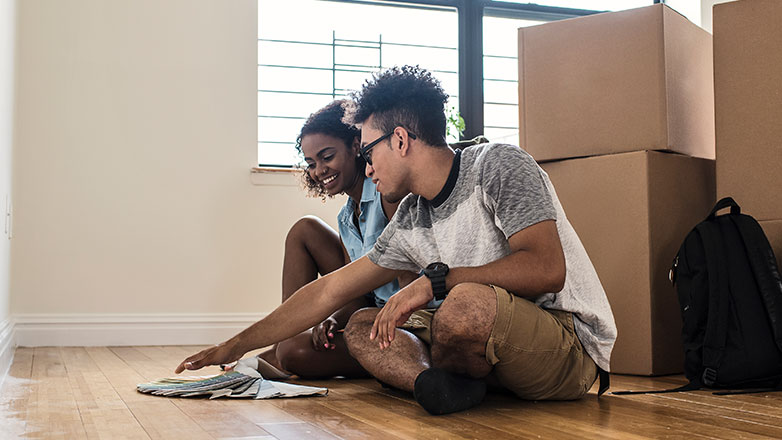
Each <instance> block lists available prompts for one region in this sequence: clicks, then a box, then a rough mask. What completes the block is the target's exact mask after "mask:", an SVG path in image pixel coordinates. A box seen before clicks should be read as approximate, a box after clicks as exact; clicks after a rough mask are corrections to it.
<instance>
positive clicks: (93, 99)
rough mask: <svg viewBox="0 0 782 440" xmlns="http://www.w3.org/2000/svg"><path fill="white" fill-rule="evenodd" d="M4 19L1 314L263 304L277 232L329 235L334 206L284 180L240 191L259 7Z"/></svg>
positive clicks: (59, 8) (47, 5) (237, 309)
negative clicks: (6, 236)
mask: <svg viewBox="0 0 782 440" xmlns="http://www.w3.org/2000/svg"><path fill="white" fill-rule="evenodd" d="M18 9H19V21H18V31H19V34H18V35H19V36H18V38H19V41H18V43H19V47H18V80H17V95H18V96H17V102H18V107H17V110H16V145H15V153H14V154H15V156H16V157H15V168H14V176H15V177H14V201H15V206H14V210H15V212H14V216H15V220H14V238H13V243H14V246H13V248H12V254H11V258H12V261H13V273H12V277H11V291H12V298H11V310H12V312H13V313H14V315H15V316H18V317H20V319H22V320H23V321H24V320H25V319H27V320H28V321H30V320H32V321H35V319H38V318H40V317H47V316H50V315H51V316H54V317H57V316H66V315H78V316H81V317H87V318H89V317H90V316H93V315H94V316H106V315H107V314H108V315H110V314H131V315H134V314H135V315H140V314H143V315H150V314H169V315H170V314H177V313H185V314H232V313H244V314H248V313H251V314H255V315H258V316H260V315H261V314H264V313H267V312H269V311H271V310H272V309H273V308H274V307H276V305H278V304H279V302H280V271H281V268H282V249H283V243H284V239H285V234H286V232H287V229H288V227H289V226H290V225H291V224H292V223H293V222H294V221H295V220H296V219H297V218H299V217H300V216H302V215H305V214H315V215H319V216H320V217H322V218H324V219H326V220H327V221H329V222H330V223H331V224H332V225H335V217H336V213H337V211H338V209H339V205H340V203H342V200H338V201H331V202H329V203H327V204H325V205H324V204H322V203H321V202H320V200H317V199H308V198H306V197H305V196H304V193H303V192H302V191H301V190H300V189H299V187H298V186H297V184H296V183H295V182H294V180H293V178H292V177H290V176H287V175H286V176H276V175H272V176H260V177H258V180H259V181H260V182H261V183H262V184H261V185H257V184H253V183H251V177H250V168H251V167H252V166H253V165H254V164H255V163H256V140H257V137H256V131H257V105H256V92H255V90H256V89H257V86H256V77H257V27H256V26H257V24H256V21H257V4H256V0H231V1H220V0H166V1H159V0H132V1H131V0H68V1H60V0H25V1H23V2H19V4H18ZM0 28H3V29H4V27H2V26H1V25H0ZM0 78H1V79H2V82H3V84H2V85H3V86H4V85H5V83H6V82H7V78H6V76H0ZM313 110H314V109H313ZM0 134H2V136H3V137H1V138H0V146H5V145H6V143H7V141H6V140H5V137H6V130H5V129H3V130H2V131H0ZM4 148H5V147H4ZM3 163H5V162H3ZM5 168H6V167H5V166H4V169H5ZM5 174H6V171H3V176H5ZM4 246H6V245H4ZM2 292H3V291H0V294H2ZM0 310H1V309H0ZM36 317H38V318H36ZM32 321H30V322H32Z"/></svg>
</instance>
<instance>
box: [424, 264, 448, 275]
mask: <svg viewBox="0 0 782 440" xmlns="http://www.w3.org/2000/svg"><path fill="white" fill-rule="evenodd" d="M426 273H427V276H429V277H432V276H443V275H445V274H447V273H448V265H447V264H445V263H440V262H436V263H432V264H430V265H428V266H426Z"/></svg>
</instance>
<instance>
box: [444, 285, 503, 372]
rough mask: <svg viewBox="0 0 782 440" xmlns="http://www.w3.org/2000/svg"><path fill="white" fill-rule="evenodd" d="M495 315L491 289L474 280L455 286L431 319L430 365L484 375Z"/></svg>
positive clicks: (487, 370) (495, 302)
mask: <svg viewBox="0 0 782 440" xmlns="http://www.w3.org/2000/svg"><path fill="white" fill-rule="evenodd" d="M496 318H497V294H496V293H495V292H494V289H493V288H491V287H489V286H486V285H483V284H475V283H463V284H459V285H457V286H454V288H453V289H451V291H450V292H449V293H448V296H447V297H446V298H445V301H443V303H442V305H440V307H439V308H438V309H437V313H435V314H434V318H433V319H432V350H431V351H432V365H434V366H435V367H438V368H442V369H444V370H448V371H450V372H452V373H456V374H461V375H466V376H470V377H474V378H482V377H486V376H487V375H488V374H489V373H490V372H491V369H492V366H491V365H490V364H489V362H488V361H487V360H486V343H487V342H488V341H489V337H490V336H491V331H492V329H493V328H494V321H495V320H496Z"/></svg>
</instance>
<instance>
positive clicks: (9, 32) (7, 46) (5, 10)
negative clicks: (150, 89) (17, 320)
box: [0, 0, 16, 384]
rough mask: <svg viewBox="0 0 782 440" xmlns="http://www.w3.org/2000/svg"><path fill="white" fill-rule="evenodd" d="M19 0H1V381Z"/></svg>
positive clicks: (8, 341) (7, 320) (9, 348)
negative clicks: (7, 212) (17, 2)
mask: <svg viewBox="0 0 782 440" xmlns="http://www.w3.org/2000/svg"><path fill="white" fill-rule="evenodd" d="M15 46H16V0H0V384H2V382H3V379H4V377H5V373H6V371H8V368H9V367H10V366H11V360H12V358H13V351H14V344H15V341H14V325H13V322H12V321H13V320H12V319H11V314H10V301H11V292H10V286H11V241H10V236H9V235H8V233H7V232H6V229H7V227H8V225H7V224H6V223H7V222H8V220H7V219H6V203H7V201H10V196H11V193H12V190H11V182H12V177H11V174H12V170H13V167H12V162H13V154H12V151H13V119H14V118H13V108H14V70H15V60H14V56H15Z"/></svg>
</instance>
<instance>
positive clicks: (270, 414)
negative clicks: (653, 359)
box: [0, 346, 782, 440]
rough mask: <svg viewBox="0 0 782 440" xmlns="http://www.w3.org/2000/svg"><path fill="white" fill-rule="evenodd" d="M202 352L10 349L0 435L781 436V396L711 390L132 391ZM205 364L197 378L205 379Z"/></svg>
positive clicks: (352, 384)
mask: <svg viewBox="0 0 782 440" xmlns="http://www.w3.org/2000/svg"><path fill="white" fill-rule="evenodd" d="M197 349H199V347H180V346H169V347H62V348H56V347H55V348H51V347H44V348H18V349H17V350H16V355H15V358H14V363H13V365H12V366H11V370H10V373H9V375H8V377H7V378H6V379H5V381H4V382H3V384H2V388H0V439H13V438H64V439H80V438H89V439H96V438H105V439H125V438H127V439H136V438H139V439H146V438H155V439H172V438H186V439H188V440H190V439H202V438H203V439H302V438H313V439H335V438H345V439H360V438H373V439H374V438H382V439H387V438H388V439H412V438H422V439H427V440H429V439H472V438H478V439H492V440H495V439H504V438H553V439H558V438H600V439H604V438H607V439H623V440H624V439H645V438H686V439H690V438H720V439H722V438H724V439H735V438H782V427H781V426H782V393H770V394H754V395H736V396H714V395H712V394H711V393H710V392H708V391H698V392H688V393H677V394H662V395H660V394H657V395H655V394H649V395H640V396H613V395H605V396H603V397H601V398H600V399H599V400H598V399H597V397H596V394H595V393H596V387H594V388H593V389H592V391H591V392H590V394H589V395H588V396H587V397H585V398H584V399H582V400H580V401H575V402H525V401H520V400H517V399H515V398H513V397H510V396H506V395H496V394H491V395H489V396H488V397H487V399H486V401H485V402H484V403H483V404H482V405H481V406H479V407H477V408H474V409H472V410H470V411H465V412H463V413H459V414H453V415H448V416H441V417H432V416H430V415H428V414H427V413H426V412H425V411H424V410H423V409H421V408H420V407H419V406H418V405H417V404H416V403H415V402H414V401H413V400H412V399H411V398H410V396H408V395H405V394H403V393H397V392H392V391H388V390H384V389H383V388H381V387H380V385H379V384H378V383H377V382H375V381H374V380H369V379H366V380H329V381H300V383H305V384H309V385H315V386H325V387H328V388H329V394H328V396H327V397H312V398H298V399H277V400H257V401H256V400H229V399H217V400H211V401H210V400H204V399H198V398H194V399H172V398H164V397H156V396H150V395H145V394H140V393H138V392H136V388H135V387H136V384H137V383H140V382H147V381H151V380H154V379H158V378H161V377H166V376H171V375H172V370H173V368H174V366H176V365H177V364H178V362H179V361H180V360H182V359H183V358H184V357H185V356H187V355H189V354H192V353H194V352H195V351H196V350H197ZM216 372H217V369H216V368H214V367H212V368H211V369H206V370H205V371H204V373H200V372H199V373H198V374H214V373H216ZM682 383H684V379H683V377H682V376H671V377H662V378H641V377H631V376H618V375H615V376H612V389H613V390H621V389H661V388H669V387H672V386H676V385H680V384H682Z"/></svg>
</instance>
